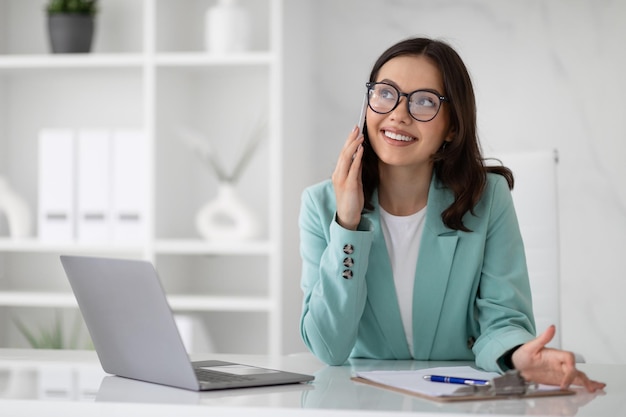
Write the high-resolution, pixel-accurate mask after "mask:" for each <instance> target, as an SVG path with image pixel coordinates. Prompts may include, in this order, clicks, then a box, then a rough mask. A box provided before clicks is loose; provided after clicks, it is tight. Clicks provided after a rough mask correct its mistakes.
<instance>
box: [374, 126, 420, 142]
mask: <svg viewBox="0 0 626 417" xmlns="http://www.w3.org/2000/svg"><path fill="white" fill-rule="evenodd" d="M382 132H383V135H384V136H385V137H386V138H387V139H391V140H393V141H398V142H414V141H416V140H417V138H415V137H413V136H410V135H407V134H405V133H399V132H393V131H391V130H386V129H383V131H382Z"/></svg>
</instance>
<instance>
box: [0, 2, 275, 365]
mask: <svg viewBox="0 0 626 417" xmlns="http://www.w3.org/2000/svg"><path fill="white" fill-rule="evenodd" d="M215 3H216V0H186V1H185V2H183V3H180V2H172V1H169V0H105V1H102V2H101V4H100V11H99V14H98V15H97V21H96V38H95V43H94V48H93V50H92V52H91V53H89V54H58V55H54V54H51V53H49V52H48V39H47V35H46V33H45V25H46V22H45V16H44V12H43V10H44V5H45V1H44V0H0V175H2V176H4V177H6V178H7V180H8V181H9V183H10V184H11V185H12V187H13V188H14V189H15V190H16V191H17V192H18V193H19V194H20V195H21V196H23V197H24V198H25V199H26V200H27V201H28V203H29V205H30V207H31V209H32V211H33V214H34V213H36V209H37V157H36V155H37V133H38V131H39V130H40V129H42V128H46V127H68V128H75V129H78V128H134V129H141V130H143V131H144V132H146V134H147V136H148V138H149V150H148V153H149V164H148V165H149V173H148V178H149V184H150V186H149V190H148V193H147V194H148V201H147V205H148V207H149V210H148V221H149V225H150V226H149V232H148V235H149V236H148V239H146V241H145V242H142V243H138V244H107V243H104V244H80V243H63V244H55V243H47V242H46V243H44V242H41V241H39V240H38V239H37V238H36V237H32V238H27V239H13V238H10V237H8V236H7V230H6V225H4V224H3V223H2V218H1V217H2V215H0V346H2V347H14V346H23V345H24V343H25V342H24V340H23V338H21V336H20V335H19V333H17V332H16V331H15V329H13V327H14V326H12V323H11V317H12V316H15V315H17V314H19V315H20V317H27V316H28V311H34V310H38V311H41V312H42V313H39V315H37V314H35V313H32V315H33V316H34V317H35V318H34V319H33V320H36V318H37V317H39V320H40V321H42V320H43V321H45V319H46V316H49V311H50V310H51V309H58V308H62V309H71V310H74V311H75V309H76V303H75V300H74V298H73V296H72V294H71V292H70V290H69V285H68V284H67V283H66V282H65V277H64V274H63V271H62V268H61V265H60V262H59V261H58V256H59V255H60V254H64V253H70V254H85V255H95V256H119V257H131V258H142V259H148V260H150V261H152V262H154V264H155V266H156V268H157V270H158V271H159V274H160V276H161V279H162V281H163V285H164V287H165V289H166V291H167V292H168V298H169V301H170V304H171V306H172V309H173V310H174V311H175V312H189V313H192V314H194V317H197V318H199V322H200V323H203V324H204V325H205V326H206V327H207V329H206V330H207V331H209V332H210V333H211V334H212V337H213V339H214V340H216V341H218V343H216V345H217V350H225V351H226V350H228V351H231V352H242V353H257V352H260V353H270V354H278V353H280V350H281V339H282V336H281V327H282V326H281V287H282V285H281V280H282V278H281V259H280V256H281V250H280V248H281V241H280V239H281V218H282V216H281V195H282V193H281V160H282V155H281V149H282V144H281V143H282V137H281V136H282V132H281V130H282V129H281V114H282V103H281V97H282V87H281V80H282V74H281V70H282V46H281V42H282V33H281V27H282V0H241V2H240V3H241V4H242V5H243V6H244V7H246V8H248V9H249V11H250V13H251V15H252V16H253V17H254V18H253V19H251V20H252V22H253V23H252V25H253V27H252V28H251V30H252V34H253V37H252V45H251V50H250V52H246V53H237V54H228V55H220V56H218V55H213V54H210V53H208V52H206V51H205V49H204V45H203V39H204V12H205V11H206V10H207V9H208V8H209V7H210V6H212V5H214V4H215ZM261 117H265V118H267V120H268V123H267V126H268V127H267V136H266V139H265V140H264V141H263V142H262V144H261V146H260V147H259V148H258V149H257V153H256V154H255V155H254V157H253V158H252V160H251V163H250V165H249V166H248V168H247V169H246V172H244V174H243V176H242V178H241V180H240V181H239V182H238V183H237V191H238V192H239V194H240V196H241V197H242V198H243V200H244V201H245V202H246V204H248V205H249V206H250V208H252V209H253V210H254V211H255V212H256V213H257V214H258V216H259V220H260V222H261V223H262V224H263V226H264V230H263V232H262V235H261V237H260V238H259V239H256V240H250V241H244V242H222V241H206V240H203V239H202V238H200V237H199V235H198V233H197V232H196V231H195V227H194V218H195V214H196V212H197V211H198V210H199V208H200V207H201V206H202V205H203V204H204V203H205V202H206V201H208V200H210V199H212V198H214V197H215V194H216V191H217V186H218V182H217V179H216V178H214V177H213V176H212V174H211V172H210V170H208V169H207V168H206V167H205V166H203V164H202V162H201V161H200V159H199V158H197V157H196V155H194V154H193V152H192V151H191V150H189V149H188V148H186V147H185V145H184V144H183V143H182V141H180V140H179V139H178V138H177V133H176V132H177V129H180V128H181V127H184V128H190V129H194V130H196V131H198V132H202V133H203V134H204V135H206V136H207V137H208V138H209V140H211V144H212V146H213V147H214V149H215V150H216V152H217V153H218V154H219V155H220V156H221V157H223V161H224V165H226V166H228V165H229V162H231V161H232V160H233V158H235V156H236V153H237V151H238V150H239V149H240V146H241V145H242V143H241V142H242V139H240V138H241V137H242V136H243V134H244V133H245V129H246V128H249V127H251V125H252V124H254V123H255V122H257V121H258V120H259V118H261ZM42 316H43V318H42ZM259 323H263V324H264V325H262V326H259ZM35 327H36V326H35ZM234 328H236V329H237V335H234V334H233V333H234V332H232V329H234ZM242 335H243V336H242ZM246 337H247V338H248V339H249V340H245V338H246Z"/></svg>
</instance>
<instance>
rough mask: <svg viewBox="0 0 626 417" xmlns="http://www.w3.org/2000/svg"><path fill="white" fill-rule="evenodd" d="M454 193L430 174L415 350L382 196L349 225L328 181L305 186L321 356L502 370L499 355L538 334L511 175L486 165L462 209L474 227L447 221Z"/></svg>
mask: <svg viewBox="0 0 626 417" xmlns="http://www.w3.org/2000/svg"><path fill="white" fill-rule="evenodd" d="M452 201H453V195H452V192H451V191H450V190H449V189H447V188H445V187H443V186H442V185H441V184H440V183H439V181H438V180H437V179H436V178H435V176H433V180H432V182H431V185H430V191H429V193H428V203H427V211H426V223H425V226H424V232H423V235H422V240H421V245H420V253H419V260H418V265H417V268H416V270H415V289H414V293H413V346H414V349H413V352H410V351H409V348H408V344H407V342H406V336H405V333H404V329H403V327H402V322H401V318H400V309H399V306H398V301H397V296H396V290H395V285H394V281H393V276H392V271H391V264H390V261H389V257H388V252H387V247H386V244H385V239H384V237H383V233H382V231H381V227H380V212H379V207H378V195H377V194H374V197H373V199H372V203H373V204H374V210H373V211H371V212H367V213H365V214H363V215H362V216H361V223H360V225H359V227H358V228H357V230H356V231H352V230H347V229H344V228H342V227H341V226H339V224H338V223H337V222H336V221H335V213H336V202H335V193H334V189H333V186H332V183H331V181H330V180H327V181H324V182H322V183H319V184H316V185H313V186H311V187H309V188H307V189H306V190H305V191H304V192H303V194H302V206H301V211H300V217H299V226H300V239H301V240H300V253H301V257H302V281H301V287H302V291H303V293H304V299H303V308H302V316H301V320H300V332H301V335H302V338H303V340H304V343H305V344H306V345H307V346H308V348H309V349H310V350H311V351H312V352H313V353H314V354H315V355H316V356H317V357H318V358H320V359H321V360H322V361H324V362H326V363H328V364H330V365H340V364H343V363H344V362H345V361H346V360H347V359H348V358H349V357H358V358H376V359H411V358H414V359H416V360H474V361H475V363H476V365H477V366H478V367H480V368H482V369H485V370H488V371H503V370H506V369H505V368H504V366H503V364H502V363H501V360H500V359H501V357H502V355H503V354H504V353H506V352H507V351H508V350H510V349H512V348H514V347H515V346H518V345H520V344H523V343H526V342H528V341H529V340H531V339H533V338H534V337H535V336H534V335H535V324H534V318H533V313H532V303H531V293H530V284H529V281H528V271H527V267H526V258H525V255H524V246H523V243H522V238H521V234H520V230H519V225H518V222H517V216H516V214H515V209H514V207H513V201H512V198H511V193H510V191H509V188H508V186H507V183H506V180H505V179H504V178H503V177H502V176H499V175H496V174H488V178H487V184H486V187H485V190H484V192H483V195H482V197H481V199H480V201H479V203H478V204H477V205H476V207H475V208H474V212H473V214H472V213H467V214H466V215H465V217H464V218H463V221H464V224H465V226H466V227H467V228H469V229H470V230H471V232H463V231H458V230H453V229H450V228H448V227H446V226H445V225H444V223H443V221H442V219H441V213H442V212H443V210H444V209H446V208H447V207H448V206H449V205H450V204H451V203H452Z"/></svg>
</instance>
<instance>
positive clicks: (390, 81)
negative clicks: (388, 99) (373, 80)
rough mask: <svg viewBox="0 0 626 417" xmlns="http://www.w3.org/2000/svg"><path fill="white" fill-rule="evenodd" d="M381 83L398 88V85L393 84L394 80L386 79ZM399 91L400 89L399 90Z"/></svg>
mask: <svg viewBox="0 0 626 417" xmlns="http://www.w3.org/2000/svg"><path fill="white" fill-rule="evenodd" d="M378 82H379V83H385V84H390V85H393V86H394V87H396V88H398V84H396V83H395V82H393V81H392V80H390V79H388V78H385V79H383V80H380V81H378ZM398 89H399V88H398Z"/></svg>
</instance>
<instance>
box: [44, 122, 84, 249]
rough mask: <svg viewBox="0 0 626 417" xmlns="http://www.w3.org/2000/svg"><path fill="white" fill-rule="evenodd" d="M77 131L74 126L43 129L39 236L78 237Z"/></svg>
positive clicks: (50, 238) (69, 238)
mask: <svg viewBox="0 0 626 417" xmlns="http://www.w3.org/2000/svg"><path fill="white" fill-rule="evenodd" d="M74 171H75V167H74V134H73V132H72V130H70V129H42V130H41V131H40V132H39V173H38V194H39V202H38V210H37V211H38V213H37V217H38V236H39V238H40V239H41V240H45V241H63V242H66V241H71V240H73V239H74V220H75V217H74V214H75V213H74V178H75V177H74Z"/></svg>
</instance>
